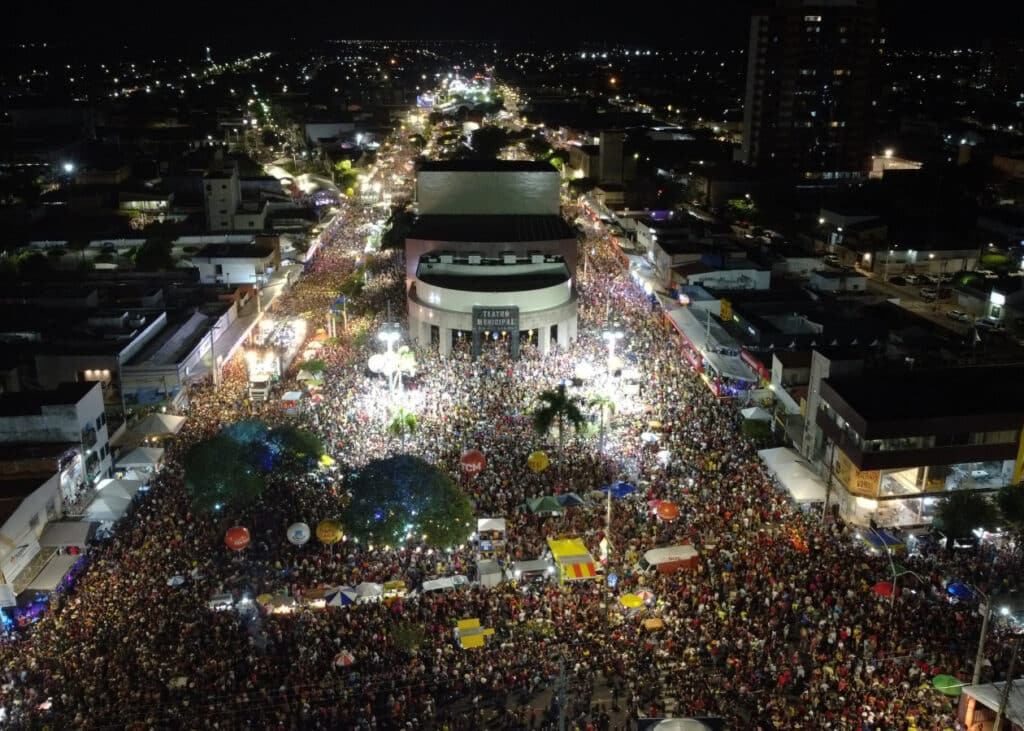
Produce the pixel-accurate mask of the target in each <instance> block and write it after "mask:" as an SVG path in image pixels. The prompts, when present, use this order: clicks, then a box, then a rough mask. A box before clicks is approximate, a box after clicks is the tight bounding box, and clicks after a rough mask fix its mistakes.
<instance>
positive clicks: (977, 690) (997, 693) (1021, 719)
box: [963, 678, 1024, 726]
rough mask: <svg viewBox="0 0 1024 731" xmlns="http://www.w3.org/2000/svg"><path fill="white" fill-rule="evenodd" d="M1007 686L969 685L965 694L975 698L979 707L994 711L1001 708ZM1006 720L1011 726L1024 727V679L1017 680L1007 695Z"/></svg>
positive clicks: (965, 688) (989, 684)
mask: <svg viewBox="0 0 1024 731" xmlns="http://www.w3.org/2000/svg"><path fill="white" fill-rule="evenodd" d="M1005 686H1006V683H1005V682H1002V683H985V684H984V685H967V686H964V691H963V692H964V695H968V696H970V697H971V698H974V699H975V700H976V701H977V702H978V704H979V705H982V706H985V707H986V708H988V709H989V710H992V711H994V710H996V709H997V708H999V704H1000V702H1001V701H1002V697H1003V690H1004V688H1005ZM1004 718H1005V719H1006V720H1007V721H1009V722H1010V724H1011V725H1017V726H1022V725H1024V678H1017V680H1015V681H1013V683H1012V684H1011V685H1010V692H1009V693H1007V694H1006V715H1005V716H1004Z"/></svg>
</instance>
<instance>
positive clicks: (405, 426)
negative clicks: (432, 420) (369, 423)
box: [388, 406, 419, 446]
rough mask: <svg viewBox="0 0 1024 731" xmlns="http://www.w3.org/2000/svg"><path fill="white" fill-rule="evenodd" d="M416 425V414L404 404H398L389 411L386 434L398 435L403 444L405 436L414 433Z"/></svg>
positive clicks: (417, 420) (417, 422)
mask: <svg viewBox="0 0 1024 731" xmlns="http://www.w3.org/2000/svg"><path fill="white" fill-rule="evenodd" d="M418 426H419V419H417V418H416V414H415V413H413V412H412V411H410V410H409V409H407V408H405V407H404V406H399V407H398V408H397V409H395V410H394V411H392V412H391V418H390V419H389V420H388V434H390V435H391V436H393V437H399V438H400V439H401V440H402V445H403V446H404V445H405V440H406V438H407V437H408V436H410V435H412V434H415V433H416V429H417V428H418Z"/></svg>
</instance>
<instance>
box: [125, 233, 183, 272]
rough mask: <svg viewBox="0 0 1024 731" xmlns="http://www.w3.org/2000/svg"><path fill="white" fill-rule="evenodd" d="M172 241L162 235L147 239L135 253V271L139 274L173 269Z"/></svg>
mask: <svg viewBox="0 0 1024 731" xmlns="http://www.w3.org/2000/svg"><path fill="white" fill-rule="evenodd" d="M173 247H174V240H173V239H171V238H169V237H167V236H163V235H157V236H153V237H150V238H147V239H146V240H145V241H144V242H143V243H142V246H140V247H139V249H138V251H136V252H135V257H134V261H135V269H136V270H137V271H140V272H159V271H164V270H167V269H173V268H174V257H173V256H171V249H172V248H173Z"/></svg>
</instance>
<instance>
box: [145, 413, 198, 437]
mask: <svg viewBox="0 0 1024 731" xmlns="http://www.w3.org/2000/svg"><path fill="white" fill-rule="evenodd" d="M184 424H185V417H184V416H174V415H173V414H150V415H149V416H147V417H146V418H145V419H143V420H142V421H140V422H139V423H138V424H136V425H135V426H134V427H132V432H133V433H134V434H135V436H136V437H138V438H139V439H145V438H146V437H165V436H167V435H169V434H177V433H178V432H179V431H181V427H182V426H183V425H184Z"/></svg>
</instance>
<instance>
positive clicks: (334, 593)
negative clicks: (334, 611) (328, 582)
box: [324, 586, 359, 607]
mask: <svg viewBox="0 0 1024 731" xmlns="http://www.w3.org/2000/svg"><path fill="white" fill-rule="evenodd" d="M358 598H359V595H358V594H356V590H355V589H353V588H352V587H351V586H338V587H335V588H334V589H331V590H329V591H327V592H326V593H325V594H324V604H325V605H326V606H328V607H347V606H349V605H350V604H355V603H356V599H358Z"/></svg>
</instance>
